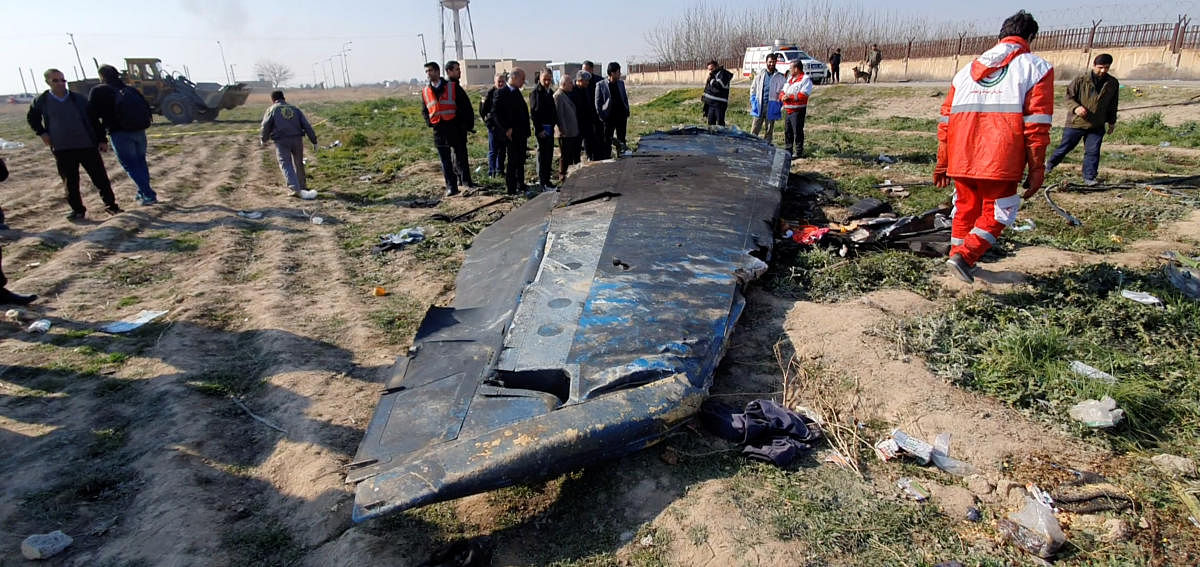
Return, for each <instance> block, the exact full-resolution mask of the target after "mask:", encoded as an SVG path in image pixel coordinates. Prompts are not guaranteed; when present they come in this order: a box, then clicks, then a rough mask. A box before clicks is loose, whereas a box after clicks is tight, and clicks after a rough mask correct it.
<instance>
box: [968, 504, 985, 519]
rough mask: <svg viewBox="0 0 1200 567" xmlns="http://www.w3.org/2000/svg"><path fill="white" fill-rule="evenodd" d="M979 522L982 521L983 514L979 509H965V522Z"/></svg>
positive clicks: (972, 507)
mask: <svg viewBox="0 0 1200 567" xmlns="http://www.w3.org/2000/svg"><path fill="white" fill-rule="evenodd" d="M981 520H983V513H982V512H980V511H979V508H976V507H974V506H971V507H970V508H967V521H968V522H978V521H981Z"/></svg>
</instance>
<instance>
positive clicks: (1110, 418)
mask: <svg viewBox="0 0 1200 567" xmlns="http://www.w3.org/2000/svg"><path fill="white" fill-rule="evenodd" d="M1116 408H1117V401H1116V400H1114V399H1112V398H1110V397H1108V396H1104V397H1103V398H1100V400H1099V401H1097V400H1084V401H1082V402H1079V403H1077V404H1075V405H1073V406H1071V409H1070V410H1068V411H1067V413H1068V414H1069V415H1070V416H1071V417H1072V418H1074V419H1075V420H1077V421H1082V422H1083V424H1084V425H1086V426H1088V427H1099V428H1105V427H1112V426H1114V425H1116V424H1118V423H1120V422H1121V419H1123V418H1124V417H1125V411H1124V410H1120V409H1116Z"/></svg>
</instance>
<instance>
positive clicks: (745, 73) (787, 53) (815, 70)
mask: <svg viewBox="0 0 1200 567" xmlns="http://www.w3.org/2000/svg"><path fill="white" fill-rule="evenodd" d="M770 53H774V54H776V55H778V56H779V60H778V61H776V63H775V68H776V69H777V70H779V71H782V72H784V73H786V72H787V70H788V69H790V68H791V66H792V61H795V60H797V59H799V60H801V61H803V62H804V74H805V75H808V78H809V79H811V80H812V82H813V83H818V84H819V83H822V82H824V81H825V79H826V78H827V77H829V66H828V65H826V64H824V63H822V62H820V61H817V60H816V59H815V58H813V56H812V55H809V54H807V53H805V52H803V51H801V50H800V48H798V47H796V44H795V43H794V42H789V41H787V40H782V39H777V40H775V43H774V44H773V45H763V46H759V47H748V48H746V56H745V57H743V58H742V78H745V79H749V78H751V77H753V76H754V74H755V73H758V72H759V71H762V70H763V69H766V68H767V55H768V54H770Z"/></svg>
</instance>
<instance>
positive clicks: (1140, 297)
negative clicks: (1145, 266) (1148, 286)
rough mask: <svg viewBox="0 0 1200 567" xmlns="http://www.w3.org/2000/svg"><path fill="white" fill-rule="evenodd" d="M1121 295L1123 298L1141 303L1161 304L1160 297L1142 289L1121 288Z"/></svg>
mask: <svg viewBox="0 0 1200 567" xmlns="http://www.w3.org/2000/svg"><path fill="white" fill-rule="evenodd" d="M1121 297H1124V298H1125V299H1131V300H1133V301H1136V302H1138V303H1141V304H1142V305H1162V300H1161V299H1159V298H1157V297H1154V296H1153V295H1150V294H1149V293H1146V292H1144V291H1129V290H1127V289H1123V290H1121Z"/></svg>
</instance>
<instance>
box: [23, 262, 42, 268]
mask: <svg viewBox="0 0 1200 567" xmlns="http://www.w3.org/2000/svg"><path fill="white" fill-rule="evenodd" d="M41 265H42V263H41V262H30V263H28V264H25V267H27V268H36V267H38V266H41Z"/></svg>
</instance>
